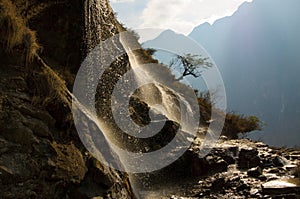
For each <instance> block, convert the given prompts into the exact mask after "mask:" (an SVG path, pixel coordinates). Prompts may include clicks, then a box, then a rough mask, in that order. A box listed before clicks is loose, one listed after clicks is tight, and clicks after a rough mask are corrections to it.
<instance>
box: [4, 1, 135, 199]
mask: <svg viewBox="0 0 300 199" xmlns="http://www.w3.org/2000/svg"><path fill="white" fill-rule="evenodd" d="M0 10H1V12H0V27H1V28H0V35H1V37H0V38H1V39H0V45H1V48H0V57H1V60H0V79H1V80H0V92H1V98H0V112H1V113H0V118H1V120H0V193H1V194H0V195H1V198H93V197H103V198H133V194H132V189H131V186H130V183H129V180H128V177H127V175H126V174H124V173H121V172H118V171H115V170H112V169H110V168H108V167H106V166H104V165H102V164H101V163H100V162H98V161H97V160H96V159H95V158H93V157H92V156H91V155H90V154H89V153H88V152H87V151H86V149H85V148H84V147H83V145H82V143H81V142H80V139H79V137H78V135H77V132H76V129H75V127H74V123H73V119H72V114H71V106H72V96H71V94H70V92H69V90H71V89H72V84H73V82H74V78H75V74H76V72H77V70H78V68H79V66H80V63H81V61H82V60H83V58H84V56H85V55H86V53H87V52H89V50H90V49H91V48H93V47H94V45H96V44H97V42H98V43H99V42H100V41H103V40H105V39H107V38H109V37H111V36H112V35H114V34H117V33H118V32H119V30H121V29H122V27H121V26H120V25H119V23H118V22H117V20H116V18H115V16H114V13H113V11H112V9H111V8H110V6H109V3H108V1H107V0H99V1H96V0H94V1H92V0H91V1H83V0H67V1H50V0H46V1H42V2H41V1H37V0H25V1H21V0H1V1H0ZM97 12H98V16H99V15H100V16H101V18H97V19H93V17H94V16H93V15H90V13H97ZM87 24H89V26H87ZM96 27H97V29H96V30H97V31H93V32H92V31H89V30H88V29H89V28H90V29H95V28H96ZM88 33H91V34H88ZM91 41H93V43H92V42H91ZM124 62H125V63H124V64H127V63H126V60H124Z"/></svg>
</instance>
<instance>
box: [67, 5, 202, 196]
mask: <svg viewBox="0 0 300 199" xmlns="http://www.w3.org/2000/svg"><path fill="white" fill-rule="evenodd" d="M111 14H112V10H111V8H110V7H109V4H108V2H107V1H106V0H86V1H85V33H84V41H85V46H86V47H85V49H86V53H87V58H86V59H85V60H84V62H83V64H82V66H81V68H80V69H79V71H78V74H79V75H78V74H77V77H76V80H75V83H74V90H73V93H74V95H75V96H74V97H73V116H74V121H75V125H76V128H77V130H78V133H79V136H80V138H81V140H82V142H83V144H84V145H85V147H86V148H87V149H88V150H89V151H90V152H91V153H92V154H93V155H94V156H95V157H96V158H97V159H98V160H100V161H101V162H102V163H105V164H106V165H107V166H110V167H112V168H115V169H118V170H121V171H125V172H129V174H128V175H129V179H130V181H131V186H132V189H133V191H134V194H135V196H136V197H139V195H140V194H139V190H138V187H139V186H138V185H137V184H135V176H134V175H133V174H130V172H132V173H142V172H152V171H155V170H156V169H161V168H163V167H164V166H167V165H169V164H171V163H172V162H174V161H175V160H177V159H178V158H179V157H180V156H181V155H182V154H183V153H184V152H185V151H186V150H187V148H188V147H189V145H190V141H189V140H190V139H192V138H193V137H194V133H196V131H197V130H198V126H199V125H198V123H199V116H198V115H197V114H199V107H198V103H197V101H195V97H196V96H195V94H194V91H193V89H192V88H191V87H189V86H186V85H183V84H182V83H180V82H178V81H176V79H175V77H174V76H173V75H172V74H171V72H170V71H169V70H168V69H167V68H166V67H165V66H162V65H159V64H142V62H141V60H140V59H141V58H140V57H139V55H138V53H136V52H135V51H136V49H138V48H141V47H140V45H139V44H138V43H137V41H135V39H134V38H132V36H131V37H122V35H120V36H118V35H117V33H118V31H117V30H116V28H115V27H114V26H115V24H116V22H114V21H113V20H114V18H113V17H112V16H111ZM108 37H111V38H108ZM107 40H108V41H107ZM99 45H100V46H99ZM108 60H113V61H111V62H110V61H108ZM106 65H108V66H106ZM99 78H100V79H99ZM130 89H132V92H131V90H130ZM117 91H119V93H118V92H117ZM130 95H135V97H137V98H139V99H140V100H141V103H146V104H147V106H149V108H150V111H149V113H146V114H149V115H150V118H151V122H150V124H149V125H146V126H145V127H144V126H139V125H137V124H135V122H134V121H133V120H132V118H131V115H130V112H129V110H128V109H130V108H132V107H129V101H130V99H131V98H130V97H131V96H130ZM118 100H119V101H118ZM161 115H163V116H164V118H162V117H161ZM167 123H168V125H170V126H168V128H171V130H168V129H167V130H164V131H163V132H161V129H163V127H165V126H166V125H167ZM175 124H178V126H179V128H178V129H176V130H177V132H171V133H175V135H174V138H173V140H172V141H171V142H170V144H168V145H166V146H164V145H163V146H160V147H161V148H160V149H159V150H158V151H159V152H158V153H157V152H156V150H154V149H152V151H151V150H150V151H149V152H147V153H145V150H146V151H148V149H146V148H148V145H151V144H152V145H153V143H154V144H157V145H161V143H159V142H162V143H163V142H164V140H160V136H161V134H168V133H170V132H168V131H173V130H174V129H175V126H176V125H175ZM171 133H170V134H171ZM156 134H159V136H157V135H156ZM135 135H138V137H137V138H135ZM141 135H144V137H139V136H141ZM151 136H153V137H154V138H152V137H151ZM188 137H189V139H187V138H188ZM155 142H158V143H155ZM149 143H150V144H149ZM154 160H155V161H154Z"/></svg>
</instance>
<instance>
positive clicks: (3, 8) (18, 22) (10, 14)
mask: <svg viewBox="0 0 300 199" xmlns="http://www.w3.org/2000/svg"><path fill="white" fill-rule="evenodd" d="M26 23H27V22H26V19H24V17H22V16H21V14H20V12H19V11H18V9H17V8H16V6H15V5H14V4H13V3H12V1H10V0H0V27H1V40H3V41H2V42H3V44H4V45H5V46H6V49H7V50H10V51H11V50H13V49H14V48H15V47H17V46H21V45H23V46H24V48H25V51H26V63H27V64H28V63H29V62H31V61H32V60H33V58H34V57H35V56H36V55H37V52H38V51H39V50H40V49H41V47H40V46H39V44H38V42H37V37H36V33H35V31H32V30H31V29H30V28H29V27H28V26H27V25H26Z"/></svg>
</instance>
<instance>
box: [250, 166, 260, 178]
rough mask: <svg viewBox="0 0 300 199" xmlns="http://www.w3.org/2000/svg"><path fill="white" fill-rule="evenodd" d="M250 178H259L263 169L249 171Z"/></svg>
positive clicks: (255, 168) (257, 168)
mask: <svg viewBox="0 0 300 199" xmlns="http://www.w3.org/2000/svg"><path fill="white" fill-rule="evenodd" d="M247 174H248V176H250V177H254V178H258V177H259V176H260V175H261V174H262V169H261V168H260V167H254V168H251V169H249V170H248V171H247Z"/></svg>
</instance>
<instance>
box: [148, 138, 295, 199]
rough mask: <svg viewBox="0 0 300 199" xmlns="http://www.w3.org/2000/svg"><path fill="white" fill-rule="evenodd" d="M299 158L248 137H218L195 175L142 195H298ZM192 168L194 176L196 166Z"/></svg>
mask: <svg viewBox="0 0 300 199" xmlns="http://www.w3.org/2000/svg"><path fill="white" fill-rule="evenodd" d="M195 143H197V141H196V142H195ZM198 143H199V142H198ZM199 147H200V146H199V145H197V144H194V146H193V147H192V148H191V149H190V152H193V153H197V151H198V150H199ZM299 160H300V151H297V150H294V149H284V148H281V149H279V148H272V147H269V146H268V145H266V144H264V143H262V142H253V141H251V140H248V139H242V140H221V141H219V142H218V143H217V144H216V146H215V147H214V148H213V149H212V150H211V152H210V154H208V155H207V156H206V157H205V158H201V159H199V160H198V161H199V164H200V163H201V164H202V165H201V166H200V165H198V166H199V167H201V169H202V171H201V172H200V171H198V172H200V173H201V174H200V175H198V177H192V178H190V179H187V180H183V179H182V180H181V181H180V180H179V181H177V183H176V184H173V186H170V185H166V187H168V188H163V186H162V188H161V189H159V190H152V191H150V192H147V193H146V194H144V198H149V199H150V198H151V199H152V198H153V199H154V198H162V199H165V198H170V199H194V198H300V184H299V179H298V178H297V174H296V173H297V172H295V171H296V165H297V164H299ZM191 161H192V162H191V164H193V163H195V161H197V160H196V159H191ZM203 163H204V165H205V166H203ZM196 166H197V165H196ZM192 170H193V171H194V174H195V175H194V176H197V173H195V172H196V171H197V169H196V168H192ZM203 170H206V174H205V175H203V174H204V173H205V171H203ZM298 172H299V171H298ZM298 175H299V174H298ZM298 177H299V176H298Z"/></svg>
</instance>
